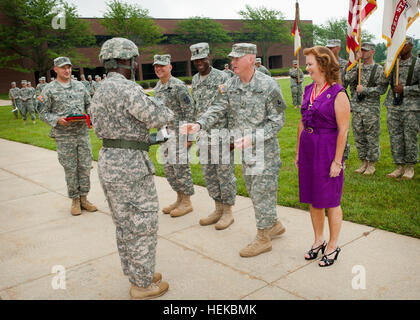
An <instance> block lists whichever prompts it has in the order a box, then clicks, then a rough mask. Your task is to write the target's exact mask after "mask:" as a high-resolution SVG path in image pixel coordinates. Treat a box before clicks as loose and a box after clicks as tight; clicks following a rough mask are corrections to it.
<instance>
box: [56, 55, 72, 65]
mask: <svg viewBox="0 0 420 320" xmlns="http://www.w3.org/2000/svg"><path fill="white" fill-rule="evenodd" d="M67 64H69V65H72V64H71V61H70V59H69V58H67V57H58V58H55V59H54V67H62V66H65V65H67Z"/></svg>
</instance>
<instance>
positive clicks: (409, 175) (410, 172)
mask: <svg viewBox="0 0 420 320" xmlns="http://www.w3.org/2000/svg"><path fill="white" fill-rule="evenodd" d="M413 177H414V164H407V167H406V168H405V170H404V174H403V176H402V177H401V179H403V180H411V179H413Z"/></svg>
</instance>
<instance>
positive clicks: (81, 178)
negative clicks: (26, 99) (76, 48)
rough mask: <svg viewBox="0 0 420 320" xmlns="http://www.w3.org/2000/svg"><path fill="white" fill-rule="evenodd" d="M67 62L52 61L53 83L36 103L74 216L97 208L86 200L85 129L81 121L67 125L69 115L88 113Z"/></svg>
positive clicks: (88, 147) (88, 148)
mask: <svg viewBox="0 0 420 320" xmlns="http://www.w3.org/2000/svg"><path fill="white" fill-rule="evenodd" d="M71 67H72V64H71V62H70V59H69V58H67V57H58V58H56V59H54V71H55V72H56V73H57V80H54V81H53V82H50V83H49V84H47V86H45V88H44V89H43V90H42V92H41V95H40V96H38V100H39V101H41V102H42V105H41V108H40V114H39V118H40V119H41V120H42V121H44V122H45V123H46V124H48V125H50V126H51V127H52V128H51V132H50V137H51V138H53V139H54V140H55V142H56V143H57V154H58V161H59V162H60V164H61V165H62V166H63V168H64V173H65V177H66V183H67V193H68V196H69V198H71V199H72V205H71V209H70V213H71V214H72V215H74V216H77V215H80V214H81V213H82V210H81V209H86V210H87V211H89V212H93V211H96V210H97V208H96V207H95V206H94V205H93V204H92V203H90V202H89V201H88V200H87V198H86V197H87V194H88V193H89V190H90V169H91V163H92V147H91V144H90V138H89V128H88V125H87V123H86V122H85V121H83V122H69V121H66V119H65V118H66V117H67V116H68V115H70V114H82V113H88V111H89V105H90V96H89V93H88V92H87V90H86V88H85V87H84V85H83V84H81V83H80V82H79V81H75V80H71V77H70V75H71Z"/></svg>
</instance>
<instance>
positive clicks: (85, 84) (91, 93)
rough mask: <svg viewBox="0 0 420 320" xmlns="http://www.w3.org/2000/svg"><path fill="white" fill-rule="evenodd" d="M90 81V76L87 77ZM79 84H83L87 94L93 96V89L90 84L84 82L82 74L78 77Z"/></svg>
mask: <svg viewBox="0 0 420 320" xmlns="http://www.w3.org/2000/svg"><path fill="white" fill-rule="evenodd" d="M89 77H90V79H92V76H89ZM80 82H81V83H83V85H84V86H85V88H86V90H87V91H88V92H89V94H90V95H91V96H92V95H93V89H92V86H91V85H90V82H89V81H87V80H86V78H85V75H84V74H82V75H81V76H80Z"/></svg>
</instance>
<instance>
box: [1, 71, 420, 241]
mask: <svg viewBox="0 0 420 320" xmlns="http://www.w3.org/2000/svg"><path fill="white" fill-rule="evenodd" d="M278 81H279V83H280V86H281V88H282V90H283V94H284V98H285V99H286V102H287V104H288V105H289V108H287V110H286V124H285V126H284V128H283V129H282V130H281V131H280V133H279V135H278V139H279V144H280V148H281V159H282V162H283V166H282V168H281V169H280V174H279V189H278V203H279V204H280V205H282V206H287V207H294V208H301V209H305V210H307V209H308V205H306V204H302V203H300V202H299V188H298V175H297V169H296V168H295V167H294V164H293V159H294V156H295V148H296V128H297V124H298V122H299V119H300V113H299V110H296V109H293V107H290V106H291V103H292V101H291V94H290V88H289V79H281V80H278ZM309 82H310V79H309V78H308V77H306V78H305V84H307V83H309ZM10 110H11V107H0V138H4V139H9V140H13V141H19V142H23V143H28V144H32V145H36V146H39V147H43V148H48V149H51V150H55V147H56V146H55V142H54V141H53V140H52V139H51V138H49V137H48V133H49V127H48V126H47V125H46V124H44V123H42V122H40V121H38V122H37V123H36V124H35V125H33V124H32V123H30V121H28V124H27V125H26V126H23V121H22V120H13V114H12V113H11V112H10ZM91 138H92V146H93V154H94V159H95V160H97V158H98V152H99V149H100V147H101V143H100V141H99V140H98V139H97V138H96V136H95V133H94V132H93V131H91ZM350 144H351V145H352V148H351V154H350V159H349V160H348V161H347V163H346V164H347V169H346V172H345V180H344V192H343V198H342V207H343V212H344V219H345V220H347V221H353V222H356V223H361V224H365V225H369V226H372V227H376V228H379V229H384V230H388V231H392V232H396V233H400V234H405V235H409V236H413V237H417V238H420V196H419V195H420V166H419V165H417V166H416V167H415V169H416V171H417V172H416V175H415V177H414V179H413V180H411V181H396V180H390V179H387V178H386V177H385V175H386V174H387V173H389V172H391V171H393V170H394V164H393V163H392V157H391V151H390V146H389V135H388V129H387V126H386V110H385V108H382V133H381V158H380V160H379V162H378V163H377V165H376V169H377V170H376V173H375V175H374V176H372V177H364V176H361V175H357V174H355V173H353V171H354V170H355V169H356V168H358V166H359V160H358V158H357V151H356V148H355V146H354V140H353V136H352V133H351V132H350ZM156 150H157V146H154V147H153V148H151V150H150V156H151V158H152V159H153V161H154V163H155V167H156V174H157V175H159V176H163V168H162V166H161V165H160V164H158V163H157V161H156V156H155V155H156ZM191 167H192V173H193V180H194V183H195V184H198V185H204V179H203V175H202V173H201V167H200V165H199V164H193V165H191ZM236 173H237V177H238V194H240V195H244V196H247V195H248V194H247V192H246V188H245V184H244V181H243V179H242V176H241V169H240V166H237V168H236Z"/></svg>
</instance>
